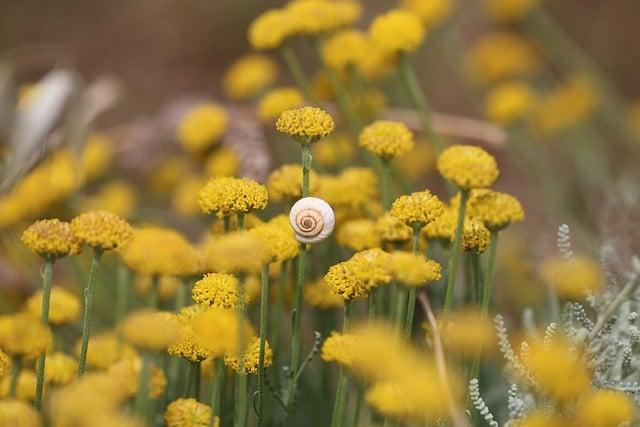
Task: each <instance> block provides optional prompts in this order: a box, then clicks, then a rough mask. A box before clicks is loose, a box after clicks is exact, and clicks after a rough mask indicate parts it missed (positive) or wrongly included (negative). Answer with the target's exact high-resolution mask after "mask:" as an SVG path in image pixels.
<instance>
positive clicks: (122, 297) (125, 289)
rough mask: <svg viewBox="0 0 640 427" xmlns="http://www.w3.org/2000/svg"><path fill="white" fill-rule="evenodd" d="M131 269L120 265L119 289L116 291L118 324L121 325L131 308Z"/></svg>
mask: <svg viewBox="0 0 640 427" xmlns="http://www.w3.org/2000/svg"><path fill="white" fill-rule="evenodd" d="M129 277H130V272H129V269H128V268H127V267H126V266H125V265H124V264H123V263H118V272H117V277H116V281H117V289H116V293H117V294H116V324H119V323H120V322H121V321H122V319H124V315H125V314H126V313H127V310H128V308H129Z"/></svg>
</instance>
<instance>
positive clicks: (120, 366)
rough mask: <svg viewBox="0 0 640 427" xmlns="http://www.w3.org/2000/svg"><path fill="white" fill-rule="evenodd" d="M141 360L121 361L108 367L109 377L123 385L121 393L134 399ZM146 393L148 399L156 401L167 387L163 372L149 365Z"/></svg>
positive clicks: (138, 380)
mask: <svg viewBox="0 0 640 427" xmlns="http://www.w3.org/2000/svg"><path fill="white" fill-rule="evenodd" d="M141 370H142V360H141V358H140V357H134V358H130V359H123V360H120V361H119V362H117V363H114V364H113V365H111V366H110V367H109V370H108V373H109V376H111V377H112V378H114V379H116V380H118V381H119V382H120V383H121V384H122V385H123V389H124V390H123V392H125V393H126V394H127V396H129V397H134V396H135V395H136V394H137V393H138V389H139V388H140V371H141ZM149 370H150V373H149V379H148V381H149V382H148V385H147V387H148V393H149V398H151V399H157V398H159V397H160V396H162V395H163V394H164V391H165V389H166V387H167V378H166V377H165V375H164V371H163V370H162V369H161V368H159V367H157V366H156V365H155V364H151V366H150V367H149Z"/></svg>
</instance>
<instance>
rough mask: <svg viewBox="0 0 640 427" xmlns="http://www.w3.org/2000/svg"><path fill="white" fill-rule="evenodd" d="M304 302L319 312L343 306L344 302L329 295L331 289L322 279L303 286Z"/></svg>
mask: <svg viewBox="0 0 640 427" xmlns="http://www.w3.org/2000/svg"><path fill="white" fill-rule="evenodd" d="M304 301H305V302H306V303H307V304H309V305H310V306H311V307H315V308H317V309H319V310H332V309H335V308H340V307H342V306H343V305H344V300H343V299H342V298H340V297H338V296H335V295H333V294H332V293H331V288H330V287H329V285H328V284H327V283H326V282H325V281H324V280H322V279H319V280H316V281H315V282H313V283H311V284H307V285H305V286H304Z"/></svg>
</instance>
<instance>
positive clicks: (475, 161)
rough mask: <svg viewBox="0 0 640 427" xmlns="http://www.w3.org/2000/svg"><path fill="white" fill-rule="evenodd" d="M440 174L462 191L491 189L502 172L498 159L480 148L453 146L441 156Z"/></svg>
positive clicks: (439, 160) (439, 163)
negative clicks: (497, 162) (499, 169)
mask: <svg viewBox="0 0 640 427" xmlns="http://www.w3.org/2000/svg"><path fill="white" fill-rule="evenodd" d="M437 167H438V172H440V175H442V176H443V177H444V178H445V179H447V180H449V181H451V182H453V183H454V184H456V185H457V186H458V187H459V188H461V189H465V190H468V189H471V188H484V187H490V186H491V184H493V183H494V182H495V180H496V179H498V175H499V174H500V172H499V171H498V165H497V164H496V159H495V158H494V157H493V156H492V155H491V154H489V153H487V152H486V151H484V150H483V149H482V148H480V147H475V146H472V145H452V146H451V147H449V148H447V149H446V150H444V151H443V152H442V154H440V157H439V158H438V164H437Z"/></svg>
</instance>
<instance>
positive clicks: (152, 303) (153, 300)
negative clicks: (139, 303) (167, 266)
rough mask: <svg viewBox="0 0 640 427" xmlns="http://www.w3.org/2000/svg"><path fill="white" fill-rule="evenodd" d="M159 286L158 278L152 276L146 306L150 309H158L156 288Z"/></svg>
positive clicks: (155, 275)
mask: <svg viewBox="0 0 640 427" xmlns="http://www.w3.org/2000/svg"><path fill="white" fill-rule="evenodd" d="M159 286H160V276H158V275H157V274H154V275H152V276H151V285H150V286H149V295H148V297H147V306H148V307H149V308H152V309H154V310H155V309H157V308H158V287H159Z"/></svg>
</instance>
